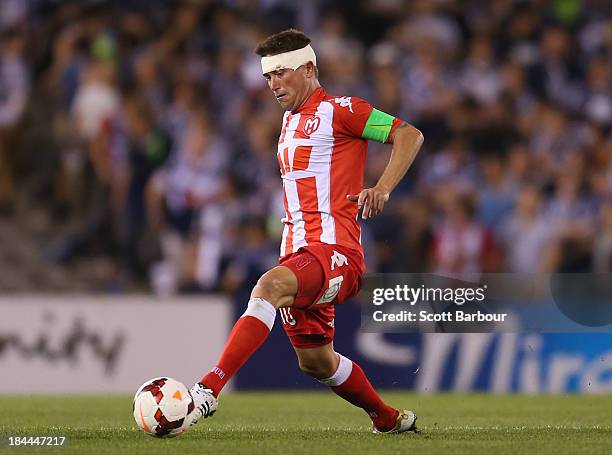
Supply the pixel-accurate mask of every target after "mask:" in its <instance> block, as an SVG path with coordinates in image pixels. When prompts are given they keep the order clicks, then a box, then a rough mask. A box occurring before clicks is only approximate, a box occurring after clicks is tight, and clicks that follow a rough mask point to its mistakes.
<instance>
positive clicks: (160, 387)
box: [134, 377, 194, 438]
mask: <svg viewBox="0 0 612 455" xmlns="http://www.w3.org/2000/svg"><path fill="white" fill-rule="evenodd" d="M193 408H194V404H193V399H192V398H191V395H190V394H189V390H188V389H187V387H185V385H184V384H182V383H181V382H179V381H177V380H175V379H172V378H168V377H161V378H155V379H151V380H149V381H147V382H145V383H144V384H143V385H142V386H140V388H139V389H138V391H137V392H136V395H134V419H135V420H136V424H138V426H139V427H140V428H141V429H142V430H143V431H144V432H145V433H147V434H149V435H151V436H156V437H160V438H163V437H167V438H172V437H174V436H178V435H179V434H181V433H183V432H184V431H185V430H186V429H187V428H189V419H188V418H187V415H188V414H189V413H190V412H191V411H193Z"/></svg>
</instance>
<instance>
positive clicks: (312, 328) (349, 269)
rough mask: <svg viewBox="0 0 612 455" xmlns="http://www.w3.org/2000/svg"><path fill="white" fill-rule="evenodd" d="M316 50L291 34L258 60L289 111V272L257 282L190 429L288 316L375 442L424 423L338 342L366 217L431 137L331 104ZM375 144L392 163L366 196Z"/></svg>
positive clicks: (309, 357) (367, 108)
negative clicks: (338, 316)
mask: <svg viewBox="0 0 612 455" xmlns="http://www.w3.org/2000/svg"><path fill="white" fill-rule="evenodd" d="M310 41H311V40H310V38H308V37H307V36H306V35H305V34H304V33H302V32H300V31H297V30H294V29H289V30H285V31H283V32H280V33H277V34H275V35H272V36H270V37H268V38H267V39H265V40H264V41H263V42H261V43H260V44H259V45H258V46H257V48H256V50H255V52H256V53H257V54H258V55H259V56H261V68H262V73H263V75H264V77H265V78H266V80H267V81H268V86H269V87H270V90H271V91H272V93H273V94H274V96H275V97H276V99H277V101H278V103H279V104H280V105H281V107H282V108H283V109H284V110H285V111H286V112H285V115H284V117H283V123H282V129H281V133H280V138H279V140H278V152H277V157H278V162H279V165H280V171H281V176H282V180H283V189H284V204H285V213H286V216H285V218H283V220H282V222H283V223H284V225H285V226H284V232H283V238H282V242H281V247H280V261H279V264H280V265H279V266H277V267H274V268H273V269H271V270H269V271H268V272H266V273H265V274H263V275H262V277H261V278H260V279H259V281H258V283H257V285H256V286H255V287H254V288H253V291H252V293H251V299H250V300H249V302H248V306H247V309H246V311H245V312H244V314H243V315H242V317H241V318H240V319H238V321H237V322H236V324H235V325H234V328H233V329H232V332H231V334H230V336H229V339H228V340H227V343H226V345H225V348H224V350H223V353H222V354H221V357H220V359H219V361H218V363H217V365H216V366H215V367H214V368H213V369H212V370H211V371H210V372H209V373H208V374H206V375H205V376H204V377H203V378H202V379H201V380H200V381H199V382H198V383H196V384H195V385H194V386H193V388H192V389H191V394H192V396H193V400H194V404H195V409H194V411H193V412H192V416H191V419H192V424H193V423H196V422H197V421H198V419H199V418H201V417H209V416H210V415H212V414H213V413H214V412H215V410H216V409H217V405H218V400H217V398H218V396H219V393H220V392H221V389H222V388H223V386H224V385H225V384H226V383H227V381H229V379H230V378H231V377H232V376H233V375H234V374H235V373H236V372H237V371H238V370H239V369H240V367H241V366H242V365H243V364H244V363H245V362H246V361H247V359H248V358H249V357H250V356H251V355H252V354H253V353H254V352H255V351H256V350H257V349H258V348H259V346H261V344H262V343H263V342H264V341H265V340H266V338H267V337H268V335H269V333H270V330H271V329H272V326H273V324H274V321H275V319H276V313H277V310H279V311H278V312H279V313H280V316H281V319H282V323H283V327H284V329H285V331H286V333H287V335H288V337H289V339H290V341H291V344H292V345H293V348H294V349H295V352H296V354H297V359H298V363H299V367H300V369H301V370H302V371H303V372H304V373H306V374H308V375H310V376H313V377H314V378H316V379H318V380H319V381H320V382H322V383H323V384H326V385H327V386H329V387H330V389H331V390H332V391H333V392H334V393H336V394H337V395H339V396H340V397H342V398H344V399H345V400H346V401H348V402H349V403H352V404H353V405H355V406H358V407H360V408H362V409H363V410H364V411H365V412H366V413H367V414H368V415H369V416H370V418H371V420H372V424H373V425H372V428H373V431H374V432H377V433H391V432H394V433H395V432H403V431H409V430H414V429H415V422H416V415H415V414H414V413H413V412H412V411H406V410H398V409H395V408H393V407H392V406H389V405H388V404H386V403H385V402H384V401H383V400H382V399H381V398H380V397H379V395H378V394H377V393H376V391H375V390H374V388H373V387H372V385H371V384H370V382H369V381H368V378H367V377H366V375H365V373H364V372H363V370H362V369H361V368H360V367H359V365H357V364H356V363H355V362H352V361H351V360H350V359H347V358H346V357H344V356H343V355H341V354H338V353H337V352H336V351H335V350H334V346H333V337H334V305H337V304H339V303H342V302H343V301H345V300H346V299H348V298H350V297H352V296H354V295H355V294H357V292H358V291H359V288H360V285H361V275H362V273H363V272H364V269H365V264H364V258H363V249H362V247H361V239H360V227H359V223H358V221H357V220H358V217H359V214H361V216H362V218H363V219H364V220H366V219H368V218H371V217H373V216H376V215H378V214H379V213H380V212H381V211H382V210H383V207H384V205H385V202H387V201H388V199H389V194H390V193H391V191H392V190H393V189H394V188H395V186H396V185H397V184H398V183H399V181H400V180H401V179H402V177H403V176H404V175H405V173H406V171H407V170H408V168H409V167H410V164H411V163H412V162H413V160H414V158H415V156H416V154H417V152H418V150H419V148H420V147H421V144H422V142H423V135H422V134H421V132H420V131H419V130H417V129H416V128H414V127H413V126H411V125H409V124H408V123H406V122H404V121H402V120H400V119H397V118H394V117H393V116H391V115H389V114H386V113H384V112H381V111H379V110H377V109H374V108H373V107H372V106H371V105H369V104H368V103H367V102H365V101H364V100H361V99H359V98H355V97H350V96H340V97H337V96H332V95H329V94H328V93H326V92H325V90H324V89H323V88H322V87H321V85H320V84H319V81H318V69H317V59H316V55H315V53H314V51H313V49H312V47H311V46H310ZM368 140H375V141H378V142H383V143H389V144H392V153H391V158H390V160H389V163H388V165H387V167H386V169H385V170H384V172H383V174H382V175H381V177H380V179H379V180H378V183H377V184H376V185H375V186H374V187H372V188H366V189H362V187H363V175H364V166H365V159H366V152H367V147H368V144H367V141H368Z"/></svg>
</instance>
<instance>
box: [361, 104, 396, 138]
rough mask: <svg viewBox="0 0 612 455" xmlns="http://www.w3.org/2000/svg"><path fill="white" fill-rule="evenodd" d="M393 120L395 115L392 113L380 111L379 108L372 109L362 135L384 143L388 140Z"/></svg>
mask: <svg viewBox="0 0 612 455" xmlns="http://www.w3.org/2000/svg"><path fill="white" fill-rule="evenodd" d="M393 120H395V117H393V116H392V115H389V114H387V113H385V112H382V111H379V110H378V109H372V112H371V113H370V117H369V118H368V121H367V122H366V125H365V128H364V129H363V132H362V133H361V137H362V138H364V139H370V140H372V141H377V142H382V143H385V142H387V138H388V137H389V132H390V131H391V127H392V126H393Z"/></svg>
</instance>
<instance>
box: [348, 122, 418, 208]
mask: <svg viewBox="0 0 612 455" xmlns="http://www.w3.org/2000/svg"><path fill="white" fill-rule="evenodd" d="M423 140H424V138H423V134H422V133H421V132H420V131H419V130H418V129H417V128H415V127H414V126H412V125H410V124H408V123H406V122H404V121H400V124H399V125H398V126H397V127H396V128H395V129H394V130H393V131H391V132H390V133H389V135H388V138H387V140H386V142H389V143H391V144H393V146H392V150H391V157H390V159H389V163H388V164H387V167H386V168H385V170H384V171H383V173H382V175H381V176H380V178H379V179H378V182H377V183H376V185H375V186H374V187H372V188H365V189H363V190H361V192H360V193H359V194H358V195H348V196H347V198H348V199H349V200H351V201H353V202H357V205H358V207H359V209H362V208H363V211H362V215H361V216H362V218H363V219H364V220H365V219H368V218H371V217H373V216H376V215H378V214H379V213H380V212H382V210H383V207H384V205H385V202H387V201H388V200H389V195H390V194H391V192H392V191H393V190H394V189H395V187H396V186H397V184H398V183H399V182H400V180H402V178H403V177H404V175H406V172H407V171H408V169H409V168H410V165H411V164H412V162H413V161H414V159H415V158H416V155H417V153H418V152H419V149H420V148H421V145H422V144H423Z"/></svg>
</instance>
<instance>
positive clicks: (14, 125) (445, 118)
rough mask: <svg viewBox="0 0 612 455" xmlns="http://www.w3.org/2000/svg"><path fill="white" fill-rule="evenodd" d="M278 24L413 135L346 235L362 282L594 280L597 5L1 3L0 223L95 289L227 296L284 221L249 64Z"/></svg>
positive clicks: (601, 124)
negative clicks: (533, 276)
mask: <svg viewBox="0 0 612 455" xmlns="http://www.w3.org/2000/svg"><path fill="white" fill-rule="evenodd" d="M290 26H294V27H297V28H300V29H302V30H303V31H305V32H306V33H307V34H309V35H310V36H311V37H312V39H313V48H314V49H315V51H316V52H317V55H318V66H319V71H320V80H321V83H322V85H323V86H324V87H325V88H326V90H327V91H328V92H329V93H332V94H335V95H349V96H359V97H362V98H364V99H366V100H368V101H369V102H370V103H371V104H373V105H374V106H376V107H377V108H378V109H380V110H383V111H386V112H389V113H391V114H394V115H396V116H398V117H401V118H402V119H405V120H406V121H408V122H410V123H412V124H414V125H416V126H417V127H418V128H420V129H421V130H422V131H423V133H424V135H425V144H424V146H423V148H422V150H421V153H420V154H419V156H418V158H417V160H416V162H415V164H414V166H413V167H412V168H411V170H410V171H409V174H408V176H407V177H406V178H405V179H404V180H403V182H402V183H401V184H400V186H399V187H398V188H397V189H396V191H395V192H394V193H393V194H392V195H391V199H390V201H389V203H388V205H387V206H386V208H385V211H384V212H383V214H382V215H381V216H379V217H377V218H375V219H373V220H369V221H367V222H364V223H362V226H363V243H364V247H365V249H366V256H367V261H368V270H369V271H380V272H420V271H431V272H437V273H457V274H463V273H473V272H476V273H478V272H525V273H531V272H548V271H550V272H555V271H556V272H592V271H595V272H612V134H611V132H612V128H611V126H612V15H611V7H610V4H609V2H606V1H604V0H600V1H597V0H591V1H589V0H556V1H540V0H535V1H517V0H491V1H488V2H483V1H477V0H472V1H470V0H466V1H459V0H415V1H408V0H361V1H325V0H315V1H308V2H301V1H297V0H296V1H278V0H277V1H275V0H259V1H257V0H250V1H249V0H232V1H230V0H227V1H214V0H209V1H206V0H202V1H196V0H193V1H161V0H152V1H144V0H142V1H138V0H123V1H121V2H119V1H52V0H32V1H30V2H23V1H20V0H0V33H1V40H0V218H1V219H2V220H4V222H7V220H9V221H10V222H12V223H16V224H18V223H20V220H23V219H24V218H23V217H24V214H25V215H27V214H32V213H36V214H37V216H36V217H32V216H30V217H27V216H26V217H25V219H27V220H28V221H27V223H30V225H29V226H26V227H24V229H29V230H31V231H32V232H34V234H33V235H35V236H36V240H37V242H38V243H37V245H38V246H39V248H37V249H36V250H35V251H36V254H37V256H38V259H35V258H32V260H40V261H43V262H44V263H46V264H50V265H51V264H52V265H54V266H60V267H62V266H65V267H69V266H70V265H71V264H72V265H74V264H85V266H93V265H92V262H91V261H92V260H98V261H99V262H98V266H96V267H98V269H99V273H98V275H97V278H96V280H94V281H93V282H92V284H91V286H92V290H104V289H111V288H113V289H114V288H119V289H120V290H134V289H150V290H152V291H153V292H155V293H157V294H160V295H170V294H173V293H177V292H187V291H223V292H228V293H241V292H245V289H248V287H249V286H250V284H252V283H253V281H254V280H256V279H257V277H258V276H259V275H260V274H261V273H262V272H263V271H265V270H266V269H267V268H269V267H270V266H272V265H274V264H275V262H276V260H277V259H278V258H277V254H278V243H279V238H280V229H281V224H280V221H279V220H280V218H281V216H282V215H281V213H282V203H281V201H282V193H281V181H280V176H279V171H278V169H277V162H276V158H275V155H276V141H277V139H278V134H279V129H280V121H281V118H282V111H281V109H280V107H279V106H278V105H277V103H276V101H275V99H274V97H273V96H271V94H270V93H269V91H268V88H267V85H266V81H265V79H264V78H263V77H262V75H261V71H260V66H259V58H258V57H257V56H256V55H254V53H253V49H254V47H255V46H256V44H257V43H258V42H259V41H260V40H262V39H263V38H265V37H266V36H267V35H269V34H271V33H274V32H277V31H280V30H282V29H285V28H288V27H290ZM389 153H390V147H389V146H384V145H379V144H374V143H371V145H370V151H369V156H368V164H367V171H366V181H367V183H368V184H370V185H371V184H374V183H375V182H376V180H377V178H378V177H379V176H380V174H381V172H382V170H383V169H384V167H385V165H386V163H387V160H388V157H389ZM21 222H22V223H23V221H21ZM32 223H35V224H38V226H32V225H31V224H32ZM0 248H2V247H1V246H0ZM83 261H89V262H83ZM99 264H103V266H99Z"/></svg>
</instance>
